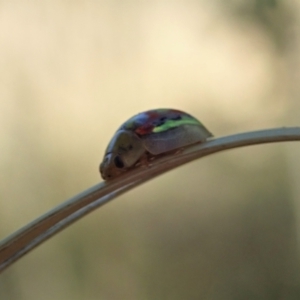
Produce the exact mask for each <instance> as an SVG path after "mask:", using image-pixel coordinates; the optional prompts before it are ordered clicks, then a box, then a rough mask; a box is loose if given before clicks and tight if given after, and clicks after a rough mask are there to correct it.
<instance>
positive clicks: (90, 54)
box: [0, 0, 300, 300]
mask: <svg viewBox="0 0 300 300" xmlns="http://www.w3.org/2000/svg"><path fill="white" fill-rule="evenodd" d="M0 8H1V9H0V25H1V26H0V28H1V29H0V45H1V46H0V67H1V70H2V72H1V74H0V97H1V98H0V99H1V100H0V122H1V123H0V125H1V126H0V137H1V145H2V147H1V155H0V157H1V158H0V169H1V172H0V174H2V176H1V180H0V208H1V209H0V234H1V237H3V238H4V237H5V236H7V235H8V234H10V233H12V232H13V231H15V230H17V229H18V228H20V227H21V226H23V225H25V224H27V223H28V222H29V221H31V220H33V219H35V218H36V217H38V216H40V215H41V214H43V213H44V212H45V211H47V210H49V209H50V208H52V207H54V206H55V205H58V204H59V203H61V202H62V201H64V200H66V199H67V198H68V197H70V196H72V195H74V194H76V193H78V192H80V191H82V190H83V189H86V188H87V187H89V186H91V185H93V184H95V183H96V182H98V181H99V179H100V177H99V174H98V165H99V162H100V160H101V159H102V155H103V153H104V149H105V147H106V144H107V142H108V140H109V139H110V138H111V136H112V134H113V133H114V131H115V129H117V128H118V126H119V125H120V124H121V123H122V122H123V121H125V120H126V119H128V118H129V117H130V116H132V115H133V114H135V113H137V112H139V111H143V110H146V109H150V108H155V107H177V108H180V109H182V110H185V111H188V112H191V113H192V114H193V115H195V116H197V117H199V118H200V119H201V121H202V122H203V123H204V124H205V125H206V126H207V127H208V128H209V129H210V130H211V131H212V132H213V133H214V134H215V135H216V136H219V135H224V134H227V133H233V132H240V131H248V130H255V129H261V128H265V127H275V126H284V125H286V126H287V125H299V118H298V117H299V116H298V111H300V110H299V109H298V104H297V103H298V99H297V97H295V98H293V97H291V93H290V90H291V89H295V90H297V86H298V85H297V84H298V81H297V77H296V74H297V69H298V68H297V64H294V62H295V61H296V60H295V58H297V57H298V56H297V55H299V53H300V52H299V51H298V49H297V48H293V49H291V48H290V47H297V44H296V43H294V42H293V40H292V39H293V38H295V36H296V35H297V33H298V34H299V32H298V31H297V30H298V24H297V20H298V18H299V14H300V9H299V5H298V4H297V3H296V2H295V1H294V2H293V1H290V2H288V1H275V0H273V1H271V0H269V1H267V0H265V1H258V0H256V1H226V2H224V1H215V2H206V1H198V2H195V1H175V2H172V3H169V2H161V1H153V2H137V1H132V2H128V1H125V2H120V1H112V2H107V1H97V2H95V1H75V2H70V1H51V2H50V1H44V2H36V1H26V2H24V1H23V2H22V1H20V0H15V1H1V3H0ZM291 31H293V32H294V34H293V35H291V34H290V33H291ZM295 33H296V35H295ZM290 53H293V56H292V57H291V56H290ZM291 78H294V81H293V80H290V79H291ZM296 94H297V93H295V95H296ZM287 99H288V101H287ZM297 147H299V146H298V145H297V144H296V143H294V144H291V145H289V146H287V145H285V144H284V145H283V144H280V145H264V146H257V147H248V148H245V149H237V150H234V151H229V152H226V153H222V154H218V155H215V156H211V157H209V158H205V159H203V160H200V161H198V162H195V163H193V164H190V165H188V166H185V167H182V168H180V169H178V170H176V171H173V172H170V173H168V174H167V175H165V176H162V177H160V178H158V179H156V180H154V181H152V182H149V183H147V184H145V185H144V186H141V187H139V188H138V189H136V190H134V191H131V192H129V193H128V194H126V195H124V196H122V197H120V198H119V199H117V200H116V201H113V202H112V203H110V204H108V205H106V206H104V207H102V208H101V209H100V210H99V211H96V212H95V213H93V214H91V215H90V216H88V217H86V218H84V219H83V220H81V221H80V222H78V223H76V224H74V225H72V226H71V227H70V228H68V229H67V230H65V231H63V232H62V233H60V234H59V235H58V236H56V237H54V238H53V239H51V240H49V241H48V242H46V243H45V244H43V245H42V246H41V247H39V248H37V249H36V250H34V251H33V252H32V253H30V254H29V255H27V256H25V257H24V258H22V259H21V260H20V261H19V262H17V263H16V264H15V265H14V266H12V267H11V268H10V269H8V270H7V271H5V272H4V273H3V274H2V275H1V277H0V299H6V300H10V299H13V300H15V299H18V300H29V299H30V300H35V299H43V300H47V299H51V300H52V299H57V300H60V299H62V300H67V299H72V300H76V299H78V300H79V299H89V300H90V299H91V300H92V299H105V300H110V299H111V300H117V299H122V300H125V299H130V300H132V299H143V300H144V299H145V300H148V299H149V300H152V299H155V300H158V299H172V300H173V299H212V300H217V299H222V300H223V299H231V300H232V299H291V300H292V299H299V297H300V282H299V270H300V269H299V248H298V246H299V244H298V241H299V211H300V210H299V209H300V206H299V205H298V200H299V194H300V191H299V188H298V186H299V184H298V182H299V180H298V179H299V171H298V170H299V167H298V163H297V161H298V157H297V154H298V153H297V152H299V151H298V148H297Z"/></svg>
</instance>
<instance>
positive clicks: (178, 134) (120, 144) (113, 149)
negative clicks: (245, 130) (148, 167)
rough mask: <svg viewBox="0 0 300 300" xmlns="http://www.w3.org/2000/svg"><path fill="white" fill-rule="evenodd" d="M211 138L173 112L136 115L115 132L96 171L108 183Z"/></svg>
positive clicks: (187, 118)
mask: <svg viewBox="0 0 300 300" xmlns="http://www.w3.org/2000/svg"><path fill="white" fill-rule="evenodd" d="M212 136H213V135H212V134H211V133H210V132H209V131H208V130H207V129H206V128H205V127H204V125H203V124H202V123H201V122H200V121H198V120H197V119H196V118H194V117H193V116H191V115H190V114H187V113H185V112H183V111H180V110H176V109H166V108H165V109H153V110H148V111H145V112H142V113H139V114H137V115H135V116H133V117H132V118H130V119H129V120H128V121H126V122H125V123H124V124H122V125H121V127H120V128H119V129H118V130H117V131H116V133H115V135H114V136H113V138H112V139H111V141H110V142H109V144H108V146H107V148H106V151H105V154H104V158H103V161H102V163H101V164H100V167H99V170H100V173H101V176H102V178H103V179H104V180H106V179H112V178H115V177H116V176H119V175H120V174H122V173H124V172H126V171H127V170H128V169H131V168H133V167H134V166H136V165H137V164H139V163H141V162H143V161H145V160H146V161H147V160H150V159H153V158H155V156H157V155H161V154H165V153H169V152H170V151H173V150H176V149H180V148H184V147H186V146H188V145H191V144H195V143H200V142H205V141H206V140H207V138H209V137H212Z"/></svg>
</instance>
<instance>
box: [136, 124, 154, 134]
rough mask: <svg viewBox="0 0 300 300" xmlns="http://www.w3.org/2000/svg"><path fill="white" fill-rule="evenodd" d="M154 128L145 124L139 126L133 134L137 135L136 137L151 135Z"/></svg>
mask: <svg viewBox="0 0 300 300" xmlns="http://www.w3.org/2000/svg"><path fill="white" fill-rule="evenodd" d="M153 128H154V126H153V125H151V124H145V125H142V126H140V127H139V128H137V129H136V130H135V133H137V134H138V135H145V134H149V133H152V130H153Z"/></svg>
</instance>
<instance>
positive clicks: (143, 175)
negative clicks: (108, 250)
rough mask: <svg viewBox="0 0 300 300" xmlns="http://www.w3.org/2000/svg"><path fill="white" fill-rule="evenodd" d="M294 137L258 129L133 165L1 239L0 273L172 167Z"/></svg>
mask: <svg viewBox="0 0 300 300" xmlns="http://www.w3.org/2000/svg"><path fill="white" fill-rule="evenodd" d="M296 140H300V127H292V128H277V129H269V130H261V131H254V132H246V133H241V134H235V135H230V136H226V137H221V138H215V139H211V140H209V141H207V142H206V143H203V144H195V145H192V146H190V147H188V148H185V149H184V150H183V151H182V152H181V153H179V154H170V155H167V156H164V157H160V158H158V159H156V160H154V161H153V162H151V164H150V165H149V166H148V167H147V168H143V167H140V168H136V169H134V170H131V171H128V172H127V173H126V174H124V175H122V176H120V177H118V178H116V179H114V180H111V181H109V182H101V183H99V184H97V185H95V186H94V187H91V188H89V189H87V190H86V191H84V192H82V193H80V194H78V195H76V196H75V197H73V198H71V199H70V200H68V201H66V202H64V203H62V204H61V205H59V206H57V207H56V208H54V209H53V210H51V211H49V212H47V213H46V214H44V215H42V216H41V217H39V218H38V219H36V220H35V221H33V222H31V223H29V224H28V225H26V226H24V227H23V228H21V229H20V230H18V231H16V232H15V233H13V234H12V235H10V236H8V237H7V238H5V239H4V240H2V241H1V242H0V272H1V271H3V270H4V269H6V268H7V267H8V266H10V265H11V264H12V263H14V262H15V261H16V260H18V259H19V258H21V257H22V256H23V255H25V254H26V253H28V252H29V251H31V250H32V249H34V248H35V247H36V246H38V245H40V244H41V243H42V242H44V241H45V240H47V239H49V238H50V237H51V236H53V235H55V234H56V233H58V232H59V231H61V230H62V229H64V228H66V227H67V226H69V225H70V224H72V223H73V222H75V221H77V220H79V219H80V218H82V217H83V216H85V215H86V214H88V213H89V212H91V211H93V210H94V209H96V208H98V207H100V206H102V205H103V204H105V203H107V202H108V201H110V200H112V199H114V198H116V197H117V196H119V195H121V194H122V193H125V192H126V191H128V190H130V189H132V188H134V187H136V186H138V185H140V184H142V183H143V182H145V181H147V180H149V179H152V178H154V177H156V176H158V175H160V174H163V173H165V172H167V171H169V170H171V169H174V168H176V167H178V166H180V165H183V164H185V163H188V162H190V161H192V160H195V159H197V158H201V157H204V156H207V155H210V154H213V153H215V152H219V151H223V150H227V149H232V148H237V147H243V146H248V145H256V144H263V143H272V142H284V141H296Z"/></svg>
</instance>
